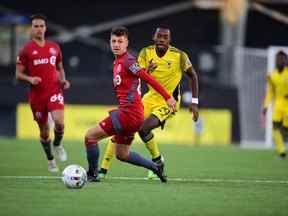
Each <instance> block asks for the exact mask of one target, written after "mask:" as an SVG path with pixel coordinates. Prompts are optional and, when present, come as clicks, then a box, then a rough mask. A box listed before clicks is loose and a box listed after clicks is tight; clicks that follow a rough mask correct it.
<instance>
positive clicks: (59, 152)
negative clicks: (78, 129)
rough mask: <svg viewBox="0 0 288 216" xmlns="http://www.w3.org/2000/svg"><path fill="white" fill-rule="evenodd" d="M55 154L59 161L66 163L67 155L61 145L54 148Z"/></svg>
mask: <svg viewBox="0 0 288 216" xmlns="http://www.w3.org/2000/svg"><path fill="white" fill-rule="evenodd" d="M54 150H55V153H56V155H57V157H58V159H59V160H60V161H62V162H63V161H67V153H66V151H65V149H64V147H63V145H59V146H54Z"/></svg>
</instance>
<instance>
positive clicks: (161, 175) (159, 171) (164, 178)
mask: <svg viewBox="0 0 288 216" xmlns="http://www.w3.org/2000/svg"><path fill="white" fill-rule="evenodd" d="M154 173H155V174H156V175H157V176H158V178H159V179H160V180H161V182H163V183H166V182H167V176H166V175H165V174H164V164H163V163H162V164H157V170H155V171H154Z"/></svg>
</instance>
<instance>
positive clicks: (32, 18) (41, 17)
mask: <svg viewBox="0 0 288 216" xmlns="http://www.w3.org/2000/svg"><path fill="white" fill-rule="evenodd" d="M34 19H41V20H44V21H45V22H46V21H47V18H46V16H45V15H44V14H40V13H38V14H33V15H32V16H30V21H31V22H32V21H33V20H34Z"/></svg>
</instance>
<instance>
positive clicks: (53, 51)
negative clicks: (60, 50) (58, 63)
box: [49, 47, 57, 55]
mask: <svg viewBox="0 0 288 216" xmlns="http://www.w3.org/2000/svg"><path fill="white" fill-rule="evenodd" d="M49 53H50V54H51V55H56V53H57V50H56V49H55V48H54V47H50V48H49Z"/></svg>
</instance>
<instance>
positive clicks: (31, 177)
mask: <svg viewBox="0 0 288 216" xmlns="http://www.w3.org/2000/svg"><path fill="white" fill-rule="evenodd" d="M1 179H31V180H41V179H44V180H49V179H52V180H53V179H61V177H60V176H0V180H1ZM108 179H116V180H117V179H118V180H133V181H143V180H147V178H141V177H112V176H109V177H108ZM153 180H157V181H159V180H158V179H153ZM168 182H191V183H193V182H195V183H197V182H198V183H199V182H200V183H201V182H203V183H244V184H248V183H250V184H251V183H253V184H255V183H259V184H288V180H268V179H266V180H265V179H217V178H168Z"/></svg>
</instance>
